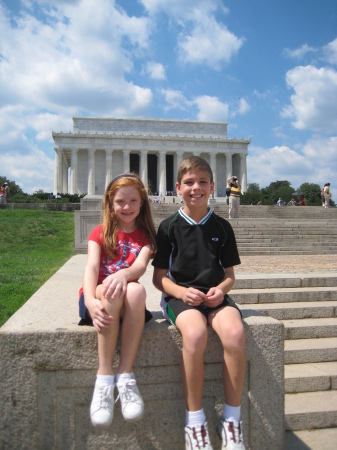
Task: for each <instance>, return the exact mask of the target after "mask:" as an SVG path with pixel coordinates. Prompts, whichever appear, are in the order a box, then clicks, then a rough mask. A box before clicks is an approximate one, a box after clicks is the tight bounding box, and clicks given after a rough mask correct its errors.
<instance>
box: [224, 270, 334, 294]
mask: <svg viewBox="0 0 337 450" xmlns="http://www.w3.org/2000/svg"><path fill="white" fill-rule="evenodd" d="M235 279H236V281H235V286H234V289H232V290H231V293H232V292H236V291H238V292H240V290H241V289H259V290H261V289H273V288H279V289H284V288H301V287H303V288H316V287H334V286H335V287H336V288H337V275H336V274H335V273H333V272H329V273H312V274H311V273H271V274H270V273H266V274H263V273H257V274H253V273H249V274H247V273H240V272H238V273H237V274H236V277H235Z"/></svg>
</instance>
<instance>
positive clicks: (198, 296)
mask: <svg viewBox="0 0 337 450" xmlns="http://www.w3.org/2000/svg"><path fill="white" fill-rule="evenodd" d="M182 300H183V302H184V303H186V305H191V306H199V305H201V303H203V302H205V301H206V300H207V296H206V294H204V293H203V292H201V291H199V290H198V289H195V288H191V287H190V288H185V291H184V293H183V296H182Z"/></svg>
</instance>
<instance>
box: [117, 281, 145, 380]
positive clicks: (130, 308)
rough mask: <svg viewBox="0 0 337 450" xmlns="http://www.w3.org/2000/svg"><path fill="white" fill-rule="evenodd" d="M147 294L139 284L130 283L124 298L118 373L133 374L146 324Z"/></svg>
mask: <svg viewBox="0 0 337 450" xmlns="http://www.w3.org/2000/svg"><path fill="white" fill-rule="evenodd" d="M145 299H146V292H145V289H144V287H143V286H142V285H141V284H139V283H129V284H128V287H127V292H126V295H125V297H124V307H123V322H122V332H121V353H120V362H119V366H118V369H117V373H131V372H132V370H133V362H134V360H135V357H136V353H137V350H138V346H139V343H140V339H141V336H142V332H143V328H144V322H145Z"/></svg>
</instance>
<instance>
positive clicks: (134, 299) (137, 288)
mask: <svg viewBox="0 0 337 450" xmlns="http://www.w3.org/2000/svg"><path fill="white" fill-rule="evenodd" d="M145 300H146V291H145V288H144V286H142V285H141V284H139V283H129V284H128V287H127V291H126V295H125V298H124V303H125V308H129V307H130V308H140V309H144V308H145Z"/></svg>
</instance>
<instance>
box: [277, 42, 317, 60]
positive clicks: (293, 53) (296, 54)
mask: <svg viewBox="0 0 337 450" xmlns="http://www.w3.org/2000/svg"><path fill="white" fill-rule="evenodd" d="M315 52H317V49H316V48H314V47H311V46H310V45H308V44H303V45H302V46H301V47H299V48H296V49H294V50H291V49H289V48H286V49H285V50H284V54H285V55H287V56H289V57H290V58H296V59H302V58H303V57H304V56H306V55H307V54H308V53H315Z"/></svg>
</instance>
